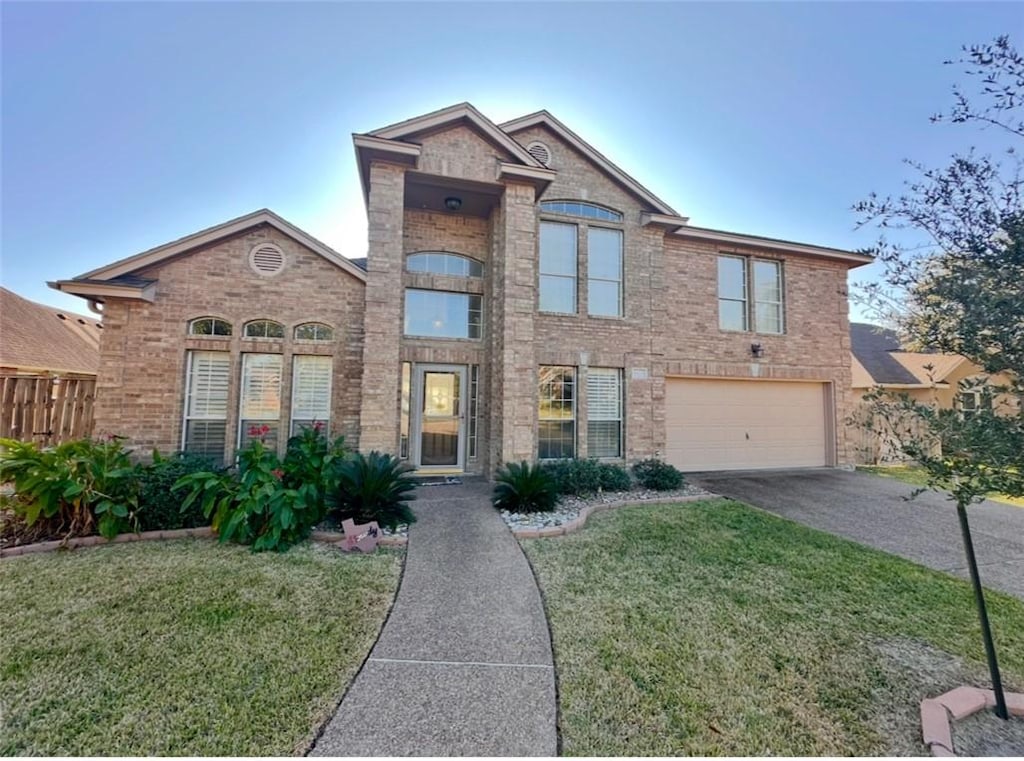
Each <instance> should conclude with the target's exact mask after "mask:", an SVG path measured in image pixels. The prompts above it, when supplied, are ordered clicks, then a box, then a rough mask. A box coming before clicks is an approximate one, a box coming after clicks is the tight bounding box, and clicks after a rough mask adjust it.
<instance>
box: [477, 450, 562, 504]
mask: <svg viewBox="0 0 1024 761" xmlns="http://www.w3.org/2000/svg"><path fill="white" fill-rule="evenodd" d="M494 480H495V482H496V483H495V485H494V496H493V497H492V498H491V501H492V502H493V503H494V506H495V507H496V508H498V509H499V510H508V511H509V512H512V513H549V512H551V511H552V510H554V509H555V504H556V503H557V502H558V489H557V485H556V483H555V478H554V476H553V475H552V473H551V469H550V468H548V467H546V466H544V465H531V464H530V463H528V462H521V463H519V464H516V463H514V462H510V463H508V464H507V465H505V466H504V467H502V468H500V469H499V470H498V472H497V474H496V475H495V477H494Z"/></svg>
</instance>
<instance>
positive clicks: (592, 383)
mask: <svg viewBox="0 0 1024 761" xmlns="http://www.w3.org/2000/svg"><path fill="white" fill-rule="evenodd" d="M587 454H588V455H589V456H591V457H622V370H619V369H618V368H614V367H591V368H589V369H588V370H587Z"/></svg>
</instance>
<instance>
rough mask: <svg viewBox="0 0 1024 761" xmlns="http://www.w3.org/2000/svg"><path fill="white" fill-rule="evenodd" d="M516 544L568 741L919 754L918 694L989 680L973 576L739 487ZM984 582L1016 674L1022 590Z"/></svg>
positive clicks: (682, 751)
mask: <svg viewBox="0 0 1024 761" xmlns="http://www.w3.org/2000/svg"><path fill="white" fill-rule="evenodd" d="M523 546H524V548H525V550H526V553H527V555H528V557H529V559H530V562H531V564H532V565H533V567H534V569H535V572H536V575H537V578H538V580H539V583H540V585H541V590H542V593H543V595H544V600H545V606H546V609H547V613H548V617H549V622H550V625H551V629H552V637H553V643H554V654H555V665H556V669H557V678H558V691H559V709H560V728H561V733H562V748H563V752H564V753H566V754H567V755H737V756H745V755H796V756H805V755H844V756H845V755H924V754H925V753H926V749H925V747H924V746H923V745H922V744H921V727H920V715H919V704H920V701H921V699H922V698H925V697H932V696H936V695H939V694H942V693H943V692H945V691H947V690H949V689H951V688H953V687H956V686H958V685H960V684H973V685H977V686H984V685H985V684H986V681H987V671H986V669H985V666H984V653H983V649H982V644H981V637H980V633H979V627H978V621H977V613H976V610H975V608H974V601H973V597H972V595H971V591H970V588H969V586H968V584H966V583H965V582H963V581H960V580H958V579H955V578H951V577H948V576H946V575H944V574H942V573H939V572H936V571H931V570H929V569H926V568H924V567H922V566H918V565H916V564H914V563H911V562H908V561H905V560H902V559H899V558H896V557H893V556H890V555H887V554H885V553H882V552H878V551H875V550H872V549H868V548H865V547H862V546H860V545H857V544H855V543H853V542H850V541H846V540H843V539H839V538H836V537H833V536H831V535H828V534H824V533H822V532H819V531H815V530H813V529H809V528H806V527H803V526H800V525H797V524H794V523H792V522H789V521H786V520H783V519H780V518H777V517H774V516H771V515H768V514H766V513H763V512H761V511H758V510H755V509H753V508H749V507H746V506H744V505H741V504H737V503H735V502H731V501H727V500H718V499H712V500H707V501H701V502H691V503H688V504H685V505H649V506H640V507H630V508H623V509H621V510H615V511H610V512H605V513H601V514H599V515H595V516H592V517H591V519H590V521H589V522H588V524H587V527H586V528H585V529H584V530H583V531H580V532H577V533H574V534H572V535H569V536H565V537H561V538H557V539H538V540H526V541H523ZM987 596H988V599H989V608H990V610H989V612H990V615H991V618H992V626H993V630H994V633H995V639H996V643H997V646H998V648H999V653H1000V656H1001V665H1002V667H1003V675H1004V680H1005V681H1006V684H1007V688H1008V689H1013V690H1016V691H1020V690H1021V688H1022V686H1024V603H1021V602H1020V601H1019V600H1016V599H1013V598H1010V597H1008V596H1006V595H1002V594H999V593H995V592H988V593H987Z"/></svg>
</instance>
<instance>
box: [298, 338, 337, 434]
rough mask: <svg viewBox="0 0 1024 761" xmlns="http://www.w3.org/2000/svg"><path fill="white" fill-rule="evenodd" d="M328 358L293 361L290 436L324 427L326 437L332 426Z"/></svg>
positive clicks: (301, 356)
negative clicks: (313, 426)
mask: <svg viewBox="0 0 1024 761" xmlns="http://www.w3.org/2000/svg"><path fill="white" fill-rule="evenodd" d="M331 370H332V360H331V358H330V357H322V356H315V357H314V356H307V355H299V356H296V357H295V358H294V359H293V360H292V430H291V435H292V436H294V435H295V434H297V433H299V431H301V430H302V429H303V428H309V427H311V426H312V425H313V424H314V423H322V424H323V432H324V434H325V435H326V434H327V432H328V430H329V429H330V422H331Z"/></svg>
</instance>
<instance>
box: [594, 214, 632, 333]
mask: <svg viewBox="0 0 1024 761" xmlns="http://www.w3.org/2000/svg"><path fill="white" fill-rule="evenodd" d="M593 232H599V233H615V234H616V237H618V240H619V276H618V278H617V279H615V280H609V279H608V278H605V277H594V276H593V275H592V274H591V272H592V268H591V266H590V263H591V261H592V257H591V245H590V243H591V233H593ZM625 243H626V236H625V235H624V234H623V232H622V230H617V229H615V228H614V227H598V226H596V225H588V226H587V314H588V316H590V317H622V316H623V315H624V313H625V309H624V308H623V307H624V306H625V305H624V301H625V299H624V298H623V288H622V281H623V279H624V277H623V275H624V271H623V270H624V267H623V260H624V259H625V250H624V249H625ZM591 283H615V285H616V288H617V291H618V294H617V301H616V308H615V313H614V314H609V313H606V312H595V311H594V304H593V299H591V298H590V295H591V291H590V284H591Z"/></svg>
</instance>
